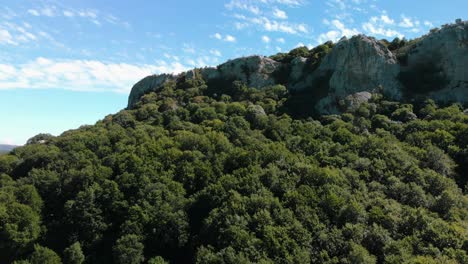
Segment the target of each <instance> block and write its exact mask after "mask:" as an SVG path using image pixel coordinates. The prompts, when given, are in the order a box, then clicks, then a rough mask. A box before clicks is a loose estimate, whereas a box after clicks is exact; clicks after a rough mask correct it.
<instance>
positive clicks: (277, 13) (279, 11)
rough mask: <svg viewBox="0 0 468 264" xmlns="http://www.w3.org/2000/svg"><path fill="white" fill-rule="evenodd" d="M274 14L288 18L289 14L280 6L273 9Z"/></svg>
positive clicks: (276, 16) (281, 17)
mask: <svg viewBox="0 0 468 264" xmlns="http://www.w3.org/2000/svg"><path fill="white" fill-rule="evenodd" d="M273 16H274V17H275V18H278V19H287V18H288V15H287V14H286V12H285V11H283V10H281V9H279V8H274V9H273Z"/></svg>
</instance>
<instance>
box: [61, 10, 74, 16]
mask: <svg viewBox="0 0 468 264" xmlns="http://www.w3.org/2000/svg"><path fill="white" fill-rule="evenodd" d="M63 15H64V16H66V17H74V16H75V13H73V12H72V11H69V10H64V11H63Z"/></svg>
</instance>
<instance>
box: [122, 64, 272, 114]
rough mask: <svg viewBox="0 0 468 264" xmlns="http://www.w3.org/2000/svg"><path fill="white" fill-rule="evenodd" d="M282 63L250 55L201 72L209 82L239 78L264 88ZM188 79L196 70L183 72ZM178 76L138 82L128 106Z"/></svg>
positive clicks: (163, 75)
mask: <svg viewBox="0 0 468 264" xmlns="http://www.w3.org/2000/svg"><path fill="white" fill-rule="evenodd" d="M280 65H281V63H279V62H277V61H274V60H272V59H270V58H268V57H264V56H250V57H244V58H238V59H235V60H231V61H228V62H226V63H224V64H221V65H219V66H218V67H217V68H212V67H209V68H202V69H200V73H201V75H202V77H203V79H205V81H207V82H209V81H211V80H215V79H223V80H239V81H242V82H244V83H246V84H247V85H248V86H249V87H256V88H263V87H265V86H269V85H274V84H275V79H274V77H273V72H274V71H275V70H276V69H277V68H278V67H279V66H280ZM180 76H184V77H185V78H186V79H190V78H193V77H194V76H195V72H194V70H191V71H187V72H184V73H181V74H180V75H179V77H180ZM177 78H178V76H176V75H172V74H161V75H152V76H148V77H146V78H144V79H142V80H141V81H139V82H138V83H136V84H135V85H134V86H133V88H132V91H131V92H130V96H129V99H128V107H129V108H131V107H133V106H134V105H135V104H136V103H137V102H138V100H139V99H140V98H141V97H142V96H143V95H144V94H146V93H148V92H150V91H156V90H157V89H158V88H160V87H161V86H162V85H163V84H164V83H165V82H167V81H169V80H176V79H177Z"/></svg>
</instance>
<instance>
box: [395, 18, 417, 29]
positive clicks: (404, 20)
mask: <svg viewBox="0 0 468 264" xmlns="http://www.w3.org/2000/svg"><path fill="white" fill-rule="evenodd" d="M398 25H399V26H400V27H404V28H411V27H414V23H413V21H412V20H411V18H409V17H406V16H402V20H401V22H400V23H399V24H398Z"/></svg>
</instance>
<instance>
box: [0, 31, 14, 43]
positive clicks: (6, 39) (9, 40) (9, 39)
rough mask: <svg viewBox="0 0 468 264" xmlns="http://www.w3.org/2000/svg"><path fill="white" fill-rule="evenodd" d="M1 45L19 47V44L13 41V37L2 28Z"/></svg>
mask: <svg viewBox="0 0 468 264" xmlns="http://www.w3.org/2000/svg"><path fill="white" fill-rule="evenodd" d="M0 44H10V45H17V44H18V43H16V42H15V41H13V37H12V36H11V34H10V32H8V30H5V29H1V28H0Z"/></svg>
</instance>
